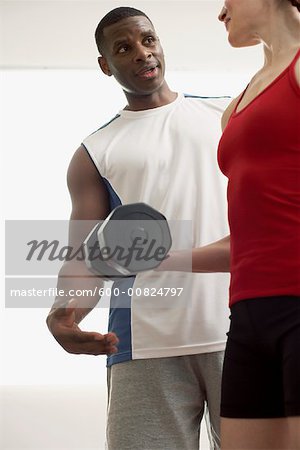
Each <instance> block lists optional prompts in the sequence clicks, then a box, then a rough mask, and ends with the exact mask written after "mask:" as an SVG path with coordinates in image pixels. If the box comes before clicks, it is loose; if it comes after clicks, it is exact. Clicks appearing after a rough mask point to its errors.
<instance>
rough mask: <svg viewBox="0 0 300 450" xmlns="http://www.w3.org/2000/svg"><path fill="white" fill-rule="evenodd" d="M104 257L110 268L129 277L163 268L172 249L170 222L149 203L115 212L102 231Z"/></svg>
mask: <svg viewBox="0 0 300 450" xmlns="http://www.w3.org/2000/svg"><path fill="white" fill-rule="evenodd" d="M98 240H99V244H100V251H101V253H102V254H105V253H106V254H108V253H107V249H109V250H110V251H111V252H110V255H112V257H111V258H110V259H109V260H108V261H107V264H109V266H110V267H112V268H114V269H115V270H117V271H118V272H119V273H121V274H122V275H125V276H129V275H130V274H135V273H138V272H142V271H145V270H151V269H154V268H156V267H158V266H159V264H160V262H161V261H162V259H164V257H165V256H166V254H167V253H168V251H169V250H170V248H171V245H172V240H171V234H170V230H169V226H168V222H167V220H166V218H165V217H164V216H163V215H162V214H161V213H160V212H158V211H156V210H155V209H154V208H152V207H150V206H149V205H147V204H145V203H133V204H128V205H123V206H118V207H117V208H115V209H114V210H113V211H112V212H111V214H110V215H109V216H108V217H107V219H106V220H105V221H104V222H103V224H102V225H101V227H100V228H99V230H98Z"/></svg>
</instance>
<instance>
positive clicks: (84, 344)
mask: <svg viewBox="0 0 300 450" xmlns="http://www.w3.org/2000/svg"><path fill="white" fill-rule="evenodd" d="M76 307H77V302H76V300H74V299H72V300H70V302H69V303H68V304H67V306H66V307H60V308H57V309H53V310H52V311H51V312H50V313H49V315H48V317H47V325H48V328H49V330H50V332H51V333H52V334H53V336H54V338H55V339H56V340H57V342H58V343H59V344H60V345H61V346H62V347H63V348H64V349H65V350H66V351H67V352H68V353H74V354H85V355H108V354H111V353H116V352H117V351H118V349H117V347H116V345H117V344H118V342H119V340H118V338H117V336H116V335H115V334H114V333H107V334H100V333H97V332H94V331H92V332H90V331H89V332H88V331H82V330H81V329H80V328H79V326H78V324H77V323H76V321H75V319H76V314H75V311H76Z"/></svg>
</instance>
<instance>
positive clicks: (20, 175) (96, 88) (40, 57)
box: [0, 0, 261, 450]
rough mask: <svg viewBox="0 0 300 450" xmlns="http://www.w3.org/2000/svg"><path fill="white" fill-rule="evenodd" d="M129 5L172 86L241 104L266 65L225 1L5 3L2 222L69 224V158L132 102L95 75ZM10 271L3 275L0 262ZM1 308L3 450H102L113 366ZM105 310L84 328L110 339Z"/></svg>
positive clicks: (33, 315)
mask: <svg viewBox="0 0 300 450" xmlns="http://www.w3.org/2000/svg"><path fill="white" fill-rule="evenodd" d="M124 4H126V5H128V6H134V7H137V8H139V9H142V10H144V11H145V12H146V13H147V14H148V15H149V16H150V18H152V20H153V22H154V24H155V25H156V28H157V31H158V33H159V35H160V38H161V41H162V44H163V46H164V49H165V54H166V59H167V63H168V64H167V67H168V72H167V79H168V81H169V84H170V86H171V87H172V88H173V89H174V90H182V91H184V92H189V93H195V94H200V95H201V94H202V95H220V94H221V95H222V94H227V95H228V94H229V95H233V96H234V95H237V94H238V93H239V92H240V91H241V90H242V89H243V87H244V85H245V84H246V82H247V81H248V79H249V77H250V75H251V74H252V73H254V72H255V70H256V69H257V68H258V67H259V65H260V64H261V53H260V49H258V48H250V49H243V50H240V49H232V48H230V46H229V45H228V44H227V40H226V35H225V32H224V29H223V26H222V25H221V24H219V23H218V22H217V20H216V15H217V13H218V11H219V9H220V7H221V5H222V1H219V0H217V1H213V0H210V1H185V0H184V1H156V0H152V1H134V2H130V1H128V2H124V3H123V2H116V1H109V2H108V1H101V0H98V1H97V0H94V1H91V0H78V1H74V0H70V1H68V0H52V1H47V0H45V1H44V0H36V1H34V0H32V1H27V0H19V1H14V0H6V1H2V2H0V13H1V24H0V26H1V38H2V39H1V48H0V51H1V53H0V56H1V73H0V74H1V125H2V133H1V155H2V162H3V164H2V182H3V192H4V199H3V210H2V212H3V218H4V219H16V220H18V219H28V220H32V219H49V220H53V219H67V218H68V217H69V214H70V201H69V196H68V192H67V188H66V183H65V174H66V170H67V166H68V163H69V160H70V158H71V156H72V154H73V152H74V150H75V149H76V148H77V147H78V145H79V144H80V143H81V141H82V139H83V138H84V137H85V136H86V135H88V134H90V133H91V132H92V131H94V130H95V129H97V128H98V127H99V126H100V125H102V124H103V123H105V122H106V121H107V120H109V119H110V118H111V117H112V116H113V115H114V114H115V113H116V112H117V111H118V110H119V109H120V108H122V107H123V106H124V104H125V101H124V97H123V94H122V92H121V90H120V89H119V87H118V86H117V85H116V83H115V82H114V80H112V79H109V78H106V77H104V76H103V75H102V74H101V73H100V71H99V70H98V69H97V64H96V58H97V52H96V47H95V44H94V40H93V33H94V29H95V27H96V25H97V23H98V22H99V20H100V19H101V17H102V16H103V15H104V14H105V13H106V12H108V11H109V10H110V9H112V8H113V7H116V6H122V5H124ZM1 227H2V230H3V221H2V223H1ZM7 250H8V251H9V249H7ZM1 270H2V275H3V278H4V267H3V260H2V266H1ZM2 292H4V283H3V290H2ZM4 300H5V299H4V295H3V296H2V305H1V311H0V330H1V356H0V358H1V359H0V364H1V370H0V376H1V379H0V382H1V386H2V390H1V397H2V408H1V413H2V421H1V425H2V439H3V442H2V443H0V448H3V449H21V448H31V449H33V448H36V449H38V448H39V449H42V448H48V449H50V448H52V449H53V450H54V449H67V448H85V449H86V450H87V449H88V448H103V446H102V447H101V445H102V444H103V439H104V438H103V432H104V423H105V407H106V398H105V384H106V378H105V360H104V358H100V357H98V358H95V357H86V356H73V355H69V354H67V353H65V352H64V351H63V350H62V349H61V348H60V347H59V346H58V344H57V343H56V342H55V341H54V339H53V338H52V337H51V335H50V334H49V332H48V331H47V328H46V325H45V317H46V315H47V310H45V309H26V308H23V309H9V308H5V304H4ZM107 313H108V311H107V310H106V309H104V308H97V309H96V310H95V311H93V313H92V314H90V316H89V317H88V318H87V319H86V320H85V321H84V322H83V327H84V328H85V329H88V330H99V331H100V332H101V331H103V332H105V331H106V329H107ZM20 386H23V388H21V387H20ZM24 386H25V388H24ZM43 399H44V400H43ZM46 399H47V400H46ZM43 402H44V403H45V402H46V403H45V404H44V406H43ZM49 402H50V403H49ZM45 405H46V407H45ZM81 429H82V432H81ZM75 443H76V444H75ZM76 445H77V447H76ZM120 450H121V449H120Z"/></svg>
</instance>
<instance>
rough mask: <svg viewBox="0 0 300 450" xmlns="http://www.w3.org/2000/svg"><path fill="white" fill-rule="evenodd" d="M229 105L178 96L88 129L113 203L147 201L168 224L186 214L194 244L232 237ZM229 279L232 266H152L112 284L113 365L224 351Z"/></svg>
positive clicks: (110, 360) (91, 148) (190, 240)
mask: <svg viewBox="0 0 300 450" xmlns="http://www.w3.org/2000/svg"><path fill="white" fill-rule="evenodd" d="M228 103H229V99H226V98H200V97H193V96H187V95H183V94H180V95H178V97H177V98H176V100H175V101H174V102H172V103H170V104H168V105H165V106H161V107H159V108H154V109H148V110H144V111H127V110H122V111H120V113H119V114H118V115H117V116H116V117H115V118H114V119H113V120H112V121H110V122H109V123H108V124H106V125H104V126H103V127H101V128H100V129H99V130H98V131H96V132H95V133H93V134H91V135H90V136H88V137H87V138H86V139H85V140H84V141H83V145H84V146H85V148H86V150H87V152H88V153H89V155H90V157H91V159H92V160H93V162H94V164H95V166H96V167H97V169H98V171H99V174H100V175H101V177H102V178H103V181H104V182H105V183H106V186H107V188H108V190H109V193H110V199H111V208H114V207H115V206H117V205H119V204H127V203H135V202H144V203H147V204H149V205H150V206H152V207H153V208H155V209H157V210H158V211H160V212H161V213H162V214H164V216H165V217H166V218H167V219H168V220H169V221H170V223H172V221H176V223H178V221H184V222H182V224H183V229H186V230H190V231H189V232H187V233H185V237H184V239H185V246H186V247H187V246H188V247H189V248H192V247H198V246H202V245H205V244H208V243H210V242H213V241H216V240H218V239H221V238H222V237H224V236H226V235H227V234H228V226H227V204H226V185H227V181H226V178H225V177H224V176H223V175H222V174H221V172H220V170H219V168H218V166H217V147H218V141H219V139H220V136H221V115H222V112H223V110H224V109H225V108H226V106H227V105H228ZM188 221H189V222H188ZM189 224H191V226H190V227H189ZM184 227H185V228H184ZM171 228H172V226H171ZM179 247H180V245H179ZM228 284H229V275H228V274H192V273H183V272H153V271H150V272H144V273H141V274H138V275H137V276H136V277H131V278H127V279H124V280H122V281H120V282H119V281H118V282H115V283H114V288H115V292H120V295H119V296H112V298H111V309H110V319H109V331H114V332H115V333H116V334H117V336H118V337H119V339H120V344H119V352H118V353H117V354H115V355H112V356H109V357H108V365H111V364H114V363H118V362H122V361H128V360H130V359H142V358H157V357H169V356H179V355H188V354H197V353H208V352H214V351H220V350H223V349H224V347H225V341H226V334H225V333H226V332H227V331H228V325H229V323H228V316H229V309H228ZM174 287H175V288H176V289H177V288H178V289H179V288H182V292H181V295H178V296H174V297H173V296H171V295H169V294H168V295H166V293H167V291H166V289H165V288H174ZM138 288H139V289H138ZM160 288H163V291H162V290H161V291H160V294H159V289H160ZM147 289H148V290H149V291H148V290H147ZM173 292H174V291H173ZM179 292H180V291H179V290H178V293H179ZM149 293H152V294H154V295H152V296H150V295H149ZM155 293H157V295H155ZM118 306H121V307H118ZM124 306H125V307H124Z"/></svg>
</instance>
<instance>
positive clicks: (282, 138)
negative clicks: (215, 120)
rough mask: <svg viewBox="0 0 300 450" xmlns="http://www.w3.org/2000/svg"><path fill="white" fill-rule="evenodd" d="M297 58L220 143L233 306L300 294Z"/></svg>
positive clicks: (232, 122) (235, 120)
mask: <svg viewBox="0 0 300 450" xmlns="http://www.w3.org/2000/svg"><path fill="white" fill-rule="evenodd" d="M299 55H300V50H299V51H298V53H297V55H296V56H295V58H294V60H293V61H292V63H291V64H290V65H289V66H288V67H287V68H286V69H285V70H284V71H283V72H282V73H281V74H280V75H279V76H278V77H277V78H276V79H275V80H274V81H273V82H272V83H271V84H270V85H269V86H267V87H266V88H265V89H264V90H263V92H261V93H260V94H259V95H258V96H257V97H256V98H255V99H254V100H253V101H251V102H250V103H249V104H248V105H247V106H246V107H245V108H243V109H242V110H241V111H239V112H236V109H237V106H238V105H237V106H236V108H235V110H234V112H233V113H232V115H231V117H230V120H229V122H228V125H227V127H226V128H225V130H224V133H223V136H222V138H221V141H220V144H219V149H218V161H219V166H220V168H221V170H222V172H223V173H224V174H225V175H226V176H227V177H228V191H227V196H228V217H229V226H230V232H231V283H230V306H231V305H233V304H234V303H235V302H237V301H239V300H242V299H247V298H254V297H255V298H257V297H267V296H278V295H296V296H300V88H299V86H298V83H297V80H296V77H295V64H296V61H297V59H298V57H299ZM240 101H241V99H240ZM240 101H239V102H240Z"/></svg>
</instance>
